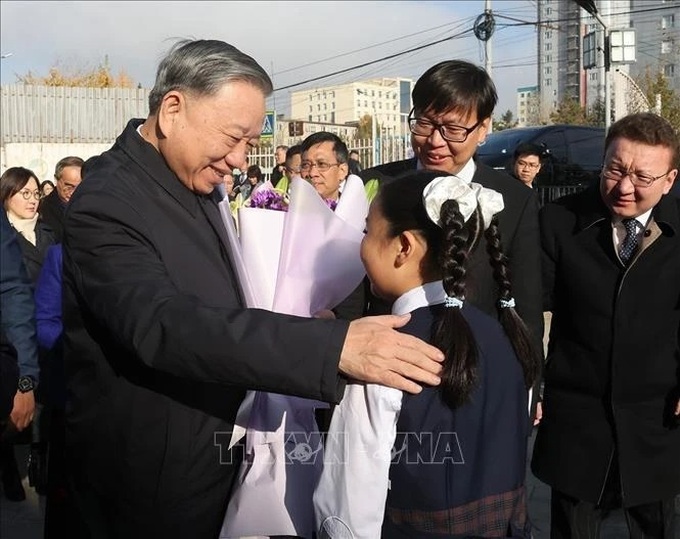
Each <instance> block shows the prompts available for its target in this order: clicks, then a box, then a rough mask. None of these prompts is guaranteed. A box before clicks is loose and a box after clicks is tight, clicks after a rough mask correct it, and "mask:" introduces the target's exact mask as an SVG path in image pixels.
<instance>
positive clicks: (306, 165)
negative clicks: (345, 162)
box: [300, 161, 340, 172]
mask: <svg viewBox="0 0 680 539" xmlns="http://www.w3.org/2000/svg"><path fill="white" fill-rule="evenodd" d="M339 164H340V163H324V162H321V163H315V162H314V161H303V162H302V163H300V172H307V171H309V170H311V169H312V167H316V170H318V171H319V172H328V170H330V168H331V167H337V166H338V165H339Z"/></svg>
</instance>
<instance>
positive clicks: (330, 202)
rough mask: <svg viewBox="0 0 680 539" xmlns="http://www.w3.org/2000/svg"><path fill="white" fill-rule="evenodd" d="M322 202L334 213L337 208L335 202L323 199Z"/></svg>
mask: <svg viewBox="0 0 680 539" xmlns="http://www.w3.org/2000/svg"><path fill="white" fill-rule="evenodd" d="M324 202H325V203H326V206H328V207H329V208H330V209H331V210H333V211H335V208H337V207H338V201H337V200H333V199H331V198H325V199H324Z"/></svg>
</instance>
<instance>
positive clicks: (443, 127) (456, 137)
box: [408, 111, 482, 142]
mask: <svg viewBox="0 0 680 539" xmlns="http://www.w3.org/2000/svg"><path fill="white" fill-rule="evenodd" d="M413 112H414V111H411V114H409V117H408V128H409V129H410V130H411V133H413V134H414V135H417V136H419V137H429V136H430V135H431V134H432V133H434V130H435V129H436V130H437V131H439V134H440V135H441V136H442V138H443V139H444V140H447V141H449V142H465V141H466V140H467V138H468V136H469V135H470V133H472V132H473V131H474V130H475V129H477V128H478V127H479V125H480V124H481V123H482V121H481V120H479V121H478V122H477V123H476V124H475V125H473V126H472V127H463V126H462V125H456V124H440V123H437V122H433V121H432V120H427V119H425V118H415V117H414V116H413Z"/></svg>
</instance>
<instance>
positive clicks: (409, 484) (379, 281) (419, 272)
mask: <svg viewBox="0 0 680 539" xmlns="http://www.w3.org/2000/svg"><path fill="white" fill-rule="evenodd" d="M440 175H441V172H428V171H414V172H413V173H410V174H408V175H405V176H403V177H400V178H398V179H395V180H394V181H392V182H389V183H385V184H384V185H383V186H382V187H381V191H380V192H379V194H378V196H377V197H376V199H375V200H374V201H373V203H372V204H371V209H370V212H369V215H368V218H367V221H366V222H367V227H366V236H365V238H364V241H363V243H362V248H361V255H362V260H363V262H364V265H365V267H366V272H367V274H368V277H369V279H370V281H371V286H372V288H373V292H374V293H375V294H376V295H377V296H378V297H381V298H384V299H386V300H389V301H393V302H394V306H393V313H394V314H405V313H411V319H410V321H409V323H408V324H407V325H406V326H404V327H403V328H402V330H403V331H404V332H406V333H410V334H413V335H416V336H418V337H420V338H422V339H424V340H427V341H429V342H430V343H432V344H434V345H435V346H437V347H439V348H440V349H441V350H442V351H443V352H444V353H445V354H446V360H445V361H444V366H443V372H442V374H441V378H442V383H441V385H440V386H439V387H425V388H423V391H422V392H421V393H420V394H418V395H407V394H402V392H400V391H398V390H394V389H390V388H385V387H382V386H377V385H370V384H369V385H362V384H353V383H350V384H348V386H347V389H346V391H345V397H344V399H343V400H342V402H341V403H340V404H339V405H338V406H337V407H336V409H335V411H334V413H333V418H332V421H331V427H330V430H329V434H328V438H327V443H326V448H325V451H326V454H325V457H324V471H323V474H322V477H321V480H320V483H319V485H318V487H317V489H316V492H315V495H314V504H315V511H316V516H317V524H318V525H319V537H321V538H323V537H332V538H345V537H347V538H349V537H353V538H366V539H375V538H378V537H382V538H383V539H388V538H389V539H391V538H406V537H408V538H419V537H425V536H426V537H428V538H431V537H447V538H450V537H460V538H463V537H527V538H528V537H530V535H531V534H530V525H529V520H528V517H527V512H526V495H525V490H524V476H525V468H526V440H527V435H528V432H527V431H528V428H529V421H528V389H529V388H530V387H531V384H532V382H533V380H534V378H535V377H536V376H537V374H538V370H539V365H540V356H539V355H538V354H537V353H536V352H534V351H533V350H532V345H531V340H530V338H529V335H528V331H527V329H526V327H525V326H524V324H523V323H522V320H521V319H520V318H519V316H518V315H517V314H516V313H515V310H514V300H513V298H512V291H511V283H510V279H509V276H508V271H507V260H506V258H505V256H504V255H503V252H502V249H501V241H500V237H499V234H498V227H497V225H496V219H495V217H494V215H495V214H496V213H498V212H499V211H501V210H502V209H503V201H502V196H501V195H500V194H499V193H497V192H495V191H492V190H490V189H485V188H483V187H482V186H481V185H476V184H470V183H466V182H464V181H463V180H461V179H459V178H457V177H455V176H447V177H441V176H440ZM482 234H485V235H486V239H487V245H488V248H487V252H488V254H489V261H490V263H491V264H492V266H493V269H494V276H495V279H496V282H497V284H498V292H499V302H498V318H494V317H491V316H489V315H488V314H486V313H484V312H483V311H481V310H480V309H478V308H477V307H475V306H474V298H471V297H467V295H466V282H469V281H470V280H471V279H473V278H474V268H473V269H472V270H471V269H470V268H469V267H468V266H469V260H470V254H471V253H472V252H473V250H474V249H475V248H476V247H477V244H478V240H479V239H480V237H481V235H482Z"/></svg>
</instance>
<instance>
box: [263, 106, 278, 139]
mask: <svg viewBox="0 0 680 539" xmlns="http://www.w3.org/2000/svg"><path fill="white" fill-rule="evenodd" d="M275 126H276V112H274V111H273V110H268V111H267V113H266V114H265V115H264V122H262V133H261V134H260V138H262V139H269V138H273V137H274V128H275Z"/></svg>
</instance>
